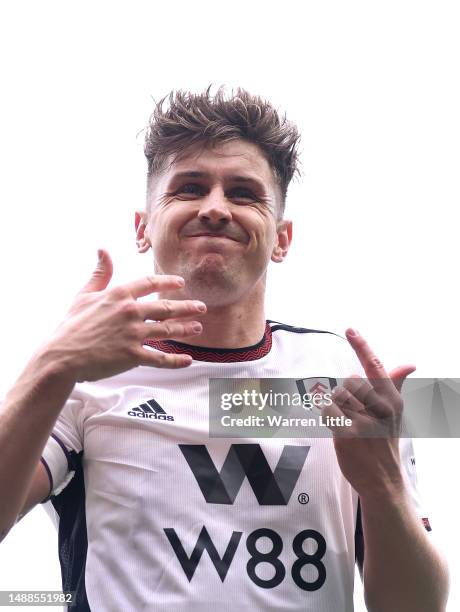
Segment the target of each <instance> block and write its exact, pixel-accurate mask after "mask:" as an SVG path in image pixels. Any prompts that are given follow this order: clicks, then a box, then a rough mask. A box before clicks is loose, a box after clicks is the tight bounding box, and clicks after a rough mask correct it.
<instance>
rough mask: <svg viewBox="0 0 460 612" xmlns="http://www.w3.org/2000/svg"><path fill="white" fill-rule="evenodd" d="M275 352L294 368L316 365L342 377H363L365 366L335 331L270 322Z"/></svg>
mask: <svg viewBox="0 0 460 612" xmlns="http://www.w3.org/2000/svg"><path fill="white" fill-rule="evenodd" d="M267 323H268V324H269V325H270V329H271V332H272V342H273V346H274V348H275V352H276V353H277V354H278V355H281V356H282V358H283V359H286V360H289V362H290V363H291V364H293V365H294V363H295V362H296V361H298V362H299V364H300V363H303V364H311V365H312V366H313V364H315V366H316V367H317V368H319V370H321V371H323V370H324V371H335V372H338V376H339V377H342V376H349V375H350V374H353V373H356V374H361V366H360V364H359V362H358V360H357V357H356V355H355V353H354V351H353V350H352V348H351V346H350V345H349V343H348V341H347V340H346V338H344V337H343V336H341V335H340V334H337V333H335V332H333V331H329V330H325V329H315V328H310V327H303V326H299V325H288V324H287V323H281V322H280V321H273V320H268V321H267Z"/></svg>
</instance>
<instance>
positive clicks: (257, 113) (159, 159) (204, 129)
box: [144, 87, 300, 209]
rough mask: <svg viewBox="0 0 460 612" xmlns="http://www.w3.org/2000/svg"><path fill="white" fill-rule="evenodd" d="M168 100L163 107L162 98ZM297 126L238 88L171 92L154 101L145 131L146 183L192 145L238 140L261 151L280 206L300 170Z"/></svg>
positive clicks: (272, 108) (282, 204)
mask: <svg viewBox="0 0 460 612" xmlns="http://www.w3.org/2000/svg"><path fill="white" fill-rule="evenodd" d="M167 99H168V102H169V104H168V105H167V107H166V108H163V106H164V103H165V101H166V100H167ZM299 138H300V134H299V132H298V130H297V127H296V126H295V125H294V124H293V123H291V122H290V121H288V120H287V119H286V115H280V114H279V112H278V111H277V109H275V108H274V107H273V106H272V105H271V104H270V103H269V102H267V101H266V100H263V99H262V98H260V97H259V96H254V95H251V94H250V93H249V92H247V91H246V90H244V89H241V88H238V89H237V90H236V92H235V93H234V92H233V91H231V93H230V95H228V96H227V95H226V92H225V88H224V87H220V88H219V89H218V90H217V92H216V93H215V94H214V95H212V94H211V87H208V88H207V89H206V91H204V92H203V93H199V94H194V93H191V92H188V91H176V92H174V91H172V92H171V93H170V94H168V95H167V96H165V97H164V98H162V99H161V100H160V101H159V102H157V103H156V105H155V109H154V111H153V113H152V115H151V117H150V120H149V124H148V127H147V130H146V134H145V143H144V153H145V156H146V158H147V163H148V172H147V176H148V185H150V182H151V178H152V176H153V175H154V174H155V173H156V172H160V171H161V170H163V169H164V167H165V165H166V162H167V160H168V158H169V157H170V156H171V155H172V156H173V161H174V160H176V159H179V158H180V154H181V153H183V152H184V150H185V149H186V148H188V147H190V146H202V147H207V146H214V145H216V144H219V143H223V142H228V141H230V140H235V139H242V140H246V141H249V142H252V143H254V144H256V145H257V146H258V147H259V148H260V149H261V151H262V152H263V153H264V154H265V156H266V158H267V160H268V162H269V164H270V166H271V168H272V170H273V172H274V175H275V178H276V180H277V183H278V185H279V187H280V190H281V195H282V203H281V208H282V209H284V204H285V199H286V193H287V188H288V185H289V182H290V181H291V179H292V177H293V176H294V174H296V173H297V174H298V173H299V168H298V164H299V160H298V148H297V147H298V142H299Z"/></svg>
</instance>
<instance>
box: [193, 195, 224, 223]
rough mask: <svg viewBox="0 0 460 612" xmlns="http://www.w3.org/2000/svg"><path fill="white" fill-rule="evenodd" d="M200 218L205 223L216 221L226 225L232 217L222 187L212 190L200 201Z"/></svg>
mask: <svg viewBox="0 0 460 612" xmlns="http://www.w3.org/2000/svg"><path fill="white" fill-rule="evenodd" d="M198 218H199V219H200V220H201V221H203V222H204V223H209V222H210V223H215V224H221V225H226V224H227V223H228V222H229V221H231V219H232V213H231V212H230V208H229V206H228V202H227V199H226V197H225V194H224V192H223V191H222V189H218V188H216V189H213V190H211V191H210V192H209V193H208V195H207V196H206V197H205V198H202V199H201V201H200V210H199V211H198Z"/></svg>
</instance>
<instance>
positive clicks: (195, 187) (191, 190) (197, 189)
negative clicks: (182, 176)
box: [176, 183, 205, 196]
mask: <svg viewBox="0 0 460 612" xmlns="http://www.w3.org/2000/svg"><path fill="white" fill-rule="evenodd" d="M204 192H205V189H204V187H203V186H202V185H199V184H198V183H186V184H185V185H182V187H180V188H179V189H178V190H177V191H176V195H187V196H201V195H204Z"/></svg>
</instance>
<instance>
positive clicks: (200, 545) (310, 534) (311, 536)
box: [164, 525, 326, 591]
mask: <svg viewBox="0 0 460 612" xmlns="http://www.w3.org/2000/svg"><path fill="white" fill-rule="evenodd" d="M164 532H165V534H166V537H167V538H168V540H169V543H170V544H171V546H172V548H173V550H174V552H175V554H176V557H177V559H178V561H179V563H180V565H181V567H182V569H183V570H184V573H185V575H186V577H187V579H188V581H189V582H190V581H191V580H192V578H193V575H194V574H195V570H196V568H197V567H198V564H199V562H200V559H201V556H202V554H203V551H205V550H206V551H207V553H208V555H209V558H210V559H211V561H212V563H213V565H214V567H215V569H216V571H217V574H218V575H219V578H220V579H221V581H222V582H224V580H225V578H226V576H227V573H228V571H229V569H230V566H231V564H232V561H233V559H234V557H235V553H236V551H237V549H238V545H239V543H240V540H241V536H242V535H243V533H242V532H241V531H233V532H232V535H231V538H230V541H229V543H228V545H227V548H226V550H225V552H224V555H223V556H222V557H220V556H219V553H218V552H217V549H216V547H215V545H214V543H213V541H212V538H211V536H210V535H209V533H208V530H207V529H206V527H205V526H204V525H203V527H202V529H201V532H200V535H199V536H198V540H197V542H196V545H195V548H194V549H193V551H192V554H191V555H190V557H189V556H188V555H187V553H186V552H185V549H184V547H183V545H182V542H181V540H180V538H179V536H178V535H177V533H176V530H175V529H174V528H165V529H164ZM261 538H268V539H269V540H270V542H271V549H270V550H269V552H261V551H260V550H259V549H258V548H257V542H258V540H259V539H261ZM308 540H313V541H314V542H315V543H316V550H315V552H314V553H313V554H308V553H306V552H305V551H304V543H305V542H306V541H308ZM246 548H247V551H248V553H249V555H250V558H249V560H248V562H247V564H246V571H247V574H248V576H249V578H250V579H251V580H252V582H253V583H254V584H256V585H257V586H258V587H261V588H263V589H273V588H274V587H276V586H278V585H279V584H281V583H282V582H283V580H284V579H285V576H286V567H285V566H284V564H283V562H282V561H281V559H280V558H279V557H280V554H281V552H282V550H283V540H282V539H281V536H280V535H279V534H278V533H277V532H276V531H274V530H273V529H269V528H267V527H262V528H260V529H256V530H255V531H252V532H251V533H250V534H249V535H248V537H247V539H246ZM292 551H293V553H294V557H295V560H294V561H293V563H292V566H291V568H290V570H291V577H292V580H293V581H294V583H295V584H296V585H297V586H298V587H299V589H302V590H304V591H317V590H318V589H320V588H321V587H322V586H323V584H324V583H325V582H326V567H325V565H324V563H323V562H322V559H323V557H324V555H325V553H326V540H325V539H324V537H323V536H322V535H321V534H320V533H319V532H318V531H315V530H314V529H304V530H303V531H300V532H299V533H298V534H297V535H296V536H295V537H294V539H293V541H292ZM261 563H265V564H269V565H271V566H272V567H273V569H274V572H275V573H274V576H273V577H272V578H269V579H263V578H260V576H258V575H257V572H256V569H257V566H258V565H259V564H261ZM307 566H313V567H314V568H315V569H316V576H317V577H316V579H315V580H312V581H308V580H305V579H304V578H303V577H302V574H301V571H302V569H303V568H304V567H307Z"/></svg>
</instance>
